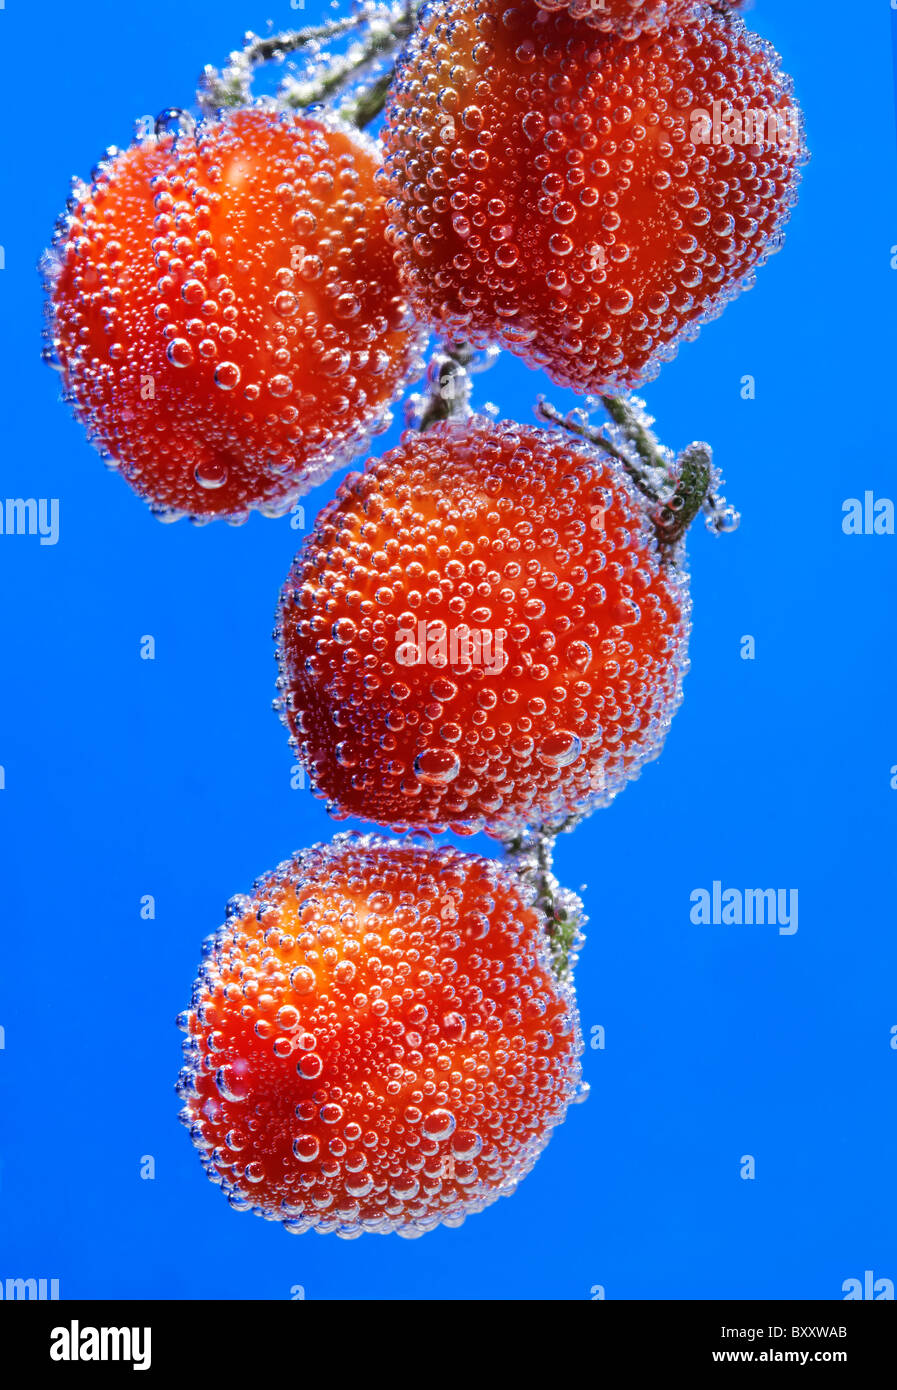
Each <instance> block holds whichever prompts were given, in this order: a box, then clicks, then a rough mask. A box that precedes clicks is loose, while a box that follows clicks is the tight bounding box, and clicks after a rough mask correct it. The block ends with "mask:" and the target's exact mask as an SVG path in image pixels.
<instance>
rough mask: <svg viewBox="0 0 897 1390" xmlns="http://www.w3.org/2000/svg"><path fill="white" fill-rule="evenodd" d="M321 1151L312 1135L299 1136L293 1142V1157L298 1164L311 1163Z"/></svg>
mask: <svg viewBox="0 0 897 1390" xmlns="http://www.w3.org/2000/svg"><path fill="white" fill-rule="evenodd" d="M320 1151H321V1145H320V1144H319V1143H318V1140H317V1139H316V1137H315V1136H314V1135H313V1134H300V1135H299V1136H298V1138H296V1139H294V1140H293V1155H294V1157H296V1158H298V1160H299V1162H300V1163H312V1162H313V1161H314V1160H315V1159H316V1158H317V1156H318V1154H319V1153H320Z"/></svg>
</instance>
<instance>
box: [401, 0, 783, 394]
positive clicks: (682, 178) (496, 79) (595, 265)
mask: <svg viewBox="0 0 897 1390" xmlns="http://www.w3.org/2000/svg"><path fill="white" fill-rule="evenodd" d="M702 113H703V114H702ZM730 116H731V118H732V119H731V121H730V122H729V124H728V125H727V127H726V129H727V132H728V135H727V138H728V136H731V139H730V140H729V143H726V142H725V141H723V139H722V126H723V120H724V118H725V117H730ZM742 117H743V119H742ZM739 131H740V133H741V137H743V141H747V140H748V139H750V143H745V142H743V141H742V140H740V139H739ZM755 137H756V138H755ZM384 143H385V148H386V156H385V162H386V168H387V170H388V173H389V176H390V180H391V189H392V197H391V198H390V201H389V209H390V213H391V216H392V224H391V228H390V235H391V239H392V241H393V244H394V245H395V247H396V250H397V255H398V258H399V261H400V263H401V264H402V265H403V268H404V273H405V276H406V280H407V284H408V286H409V291H410V293H411V294H412V296H413V298H414V300H415V302H416V305H417V307H418V309H419V311H420V313H421V314H423V315H425V316H427V317H428V318H429V319H430V320H431V321H432V322H434V323H435V324H436V325H437V327H438V328H439V329H440V330H441V331H442V332H443V333H444V334H445V335H447V336H448V337H449V338H454V339H464V340H467V341H469V342H472V343H474V344H475V345H478V346H479V345H482V344H484V343H486V342H489V341H496V342H498V343H500V344H501V345H502V346H503V347H505V348H507V349H508V350H510V351H511V352H514V353H516V354H518V355H519V356H521V357H522V358H524V360H525V361H526V362H527V363H528V364H529V365H530V366H531V367H534V368H542V369H544V370H545V371H546V372H547V374H548V375H549V376H550V377H551V378H552V379H553V380H554V381H555V382H557V383H558V384H560V385H563V386H569V387H572V388H573V389H575V390H578V391H590V390H591V391H597V390H600V391H605V392H619V391H623V390H628V389H630V388H631V387H633V386H635V385H637V384H638V383H639V382H644V381H648V380H651V379H652V378H653V377H655V376H656V375H657V373H658V372H659V370H660V367H661V364H662V363H663V362H666V361H669V360H670V359H671V358H672V357H673V356H675V353H676V351H677V349H678V346H679V343H680V342H681V341H683V340H687V339H691V338H694V337H695V336H696V335H697V332H698V328H699V325H700V324H701V323H702V322H705V321H707V320H708V319H710V318H713V317H716V316H718V315H719V313H721V311H722V309H723V307H724V306H725V305H726V303H728V302H729V301H730V300H731V299H732V298H733V297H734V296H735V295H736V294H737V293H738V292H739V291H740V290H742V289H745V288H748V287H749V286H750V285H751V284H752V283H753V276H754V273H755V271H756V270H757V268H758V266H760V265H761V264H762V263H763V262H764V261H765V260H766V259H767V258H768V257H769V255H770V254H771V253H772V252H774V251H777V250H778V249H779V247H780V246H781V244H782V241H783V235H784V233H783V228H784V225H785V223H786V222H787V220H788V217H789V215H790V210H791V208H792V206H793V204H794V202H795V201H796V196H797V186H798V182H799V177H800V166H801V164H802V163H803V162H804V160H805V152H804V143H803V123H802V118H801V116H800V113H799V110H798V108H797V107H796V105H795V99H794V95H793V90H792V84H791V81H790V79H789V78H788V77H787V76H786V75H785V74H784V73H783V72H782V70H781V66H780V62H779V58H778V55H777V54H776V53H775V52H774V50H773V49H772V48H771V47H770V46H769V44H767V43H766V42H765V41H764V40H763V39H761V38H759V37H758V36H757V35H755V34H752V33H750V32H749V31H748V30H747V29H746V28H745V26H744V24H743V22H742V20H740V19H739V18H737V17H736V16H734V15H733V14H731V13H728V12H727V13H725V14H722V13H720V12H719V11H718V10H712V9H710V8H707V7H706V6H702V7H701V8H700V11H699V13H698V15H697V16H696V18H695V19H694V21H693V22H691V23H688V24H675V23H673V24H671V25H670V26H669V27H667V28H665V29H664V30H663V31H662V32H660V33H659V34H658V35H653V36H652V35H649V34H644V35H642V37H641V38H638V39H635V40H633V41H632V42H627V41H624V40H621V39H619V38H615V37H613V36H606V35H603V34H601V33H597V32H595V31H594V30H593V29H592V28H590V27H589V26H587V25H583V24H581V23H578V22H577V21H576V20H574V19H572V18H571V17H570V16H569V15H568V14H565V13H548V12H546V11H545V10H540V9H539V8H538V7H537V4H536V0H518V3H516V4H515V5H514V6H513V7H511V8H508V7H506V6H505V4H504V0H446V3H445V4H443V5H440V6H437V7H434V8H433V9H430V10H427V11H425V12H424V14H423V17H422V22H421V24H420V27H419V28H418V30H417V31H416V33H415V35H414V37H413V38H412V40H411V41H410V43H409V45H408V47H407V48H406V50H405V52H404V54H403V56H402V58H401V59H400V61H399V64H398V67H397V72H396V77H395V80H394V83H393V86H392V88H391V92H390V97H389V101H388V104H387V112H386V129H385V131H384Z"/></svg>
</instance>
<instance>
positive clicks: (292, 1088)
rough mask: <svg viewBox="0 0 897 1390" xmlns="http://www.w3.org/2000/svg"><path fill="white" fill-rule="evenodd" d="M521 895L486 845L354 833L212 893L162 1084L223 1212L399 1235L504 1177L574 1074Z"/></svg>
mask: <svg viewBox="0 0 897 1390" xmlns="http://www.w3.org/2000/svg"><path fill="white" fill-rule="evenodd" d="M577 902H578V900H577ZM532 903H533V893H532V890H529V889H527V888H526V887H525V886H523V885H522V884H521V882H520V880H519V879H518V878H517V877H516V875H515V874H514V873H513V872H512V871H511V870H509V869H508V868H504V867H502V866H501V865H499V864H497V863H495V862H494V861H492V860H488V859H482V858H479V857H478V856H474V855H470V854H463V853H461V852H460V851H459V850H456V849H453V848H450V847H437V846H435V845H433V844H432V843H413V842H407V841H406V842H405V843H399V842H398V841H394V840H393V841H384V840H379V839H377V838H375V837H372V836H359V835H356V834H348V835H345V834H344V835H338V836H337V837H336V838H335V840H334V841H333V842H332V843H331V844H329V845H317V846H314V847H313V848H312V849H309V850H305V851H302V852H301V853H299V854H298V855H296V856H295V857H294V858H293V859H292V860H289V861H287V862H285V863H283V864H281V865H280V866H279V867H278V868H277V869H276V870H275V871H274V872H273V873H270V874H268V875H266V876H265V877H263V878H261V879H259V881H258V882H257V883H256V884H255V885H254V887H253V890H252V893H251V895H249V896H239V897H237V898H234V899H232V900H231V903H230V904H229V905H228V914H227V921H226V922H225V924H224V926H223V927H221V929H220V930H219V931H218V932H217V933H216V934H215V935H214V936H212V937H211V938H209V940H208V941H207V943H206V950H205V959H204V962H203V964H202V966H201V968H200V973H199V976H198V979H197V980H196V983H195V986H194V991H193V1000H192V1006H191V1008H190V1009H189V1010H188V1011H187V1012H186V1013H184V1014H183V1015H182V1016H181V1018H180V1020H179V1022H180V1025H181V1027H182V1028H183V1030H184V1032H185V1033H186V1035H187V1036H186V1039H185V1043H184V1051H185V1066H184V1069H183V1071H182V1073H181V1078H180V1082H179V1087H178V1090H179V1094H180V1095H181V1097H182V1099H183V1101H184V1109H183V1112H182V1119H183V1121H184V1123H185V1124H186V1125H187V1126H188V1128H189V1130H190V1134H191V1137H192V1139H193V1142H194V1143H195V1144H196V1146H197V1148H198V1149H199V1151H200V1154H201V1156H202V1161H203V1165H204V1167H205V1168H206V1171H207V1173H208V1175H209V1177H210V1178H211V1179H212V1180H213V1181H214V1182H216V1183H219V1184H220V1185H221V1187H222V1188H223V1190H224V1192H225V1193H226V1195H227V1197H228V1200H229V1201H230V1203H231V1205H232V1206H234V1207H236V1208H237V1209H238V1210H241V1211H253V1212H255V1213H256V1214H257V1215H259V1216H263V1217H266V1218H267V1219H269V1220H279V1221H282V1222H283V1223H284V1225H285V1227H286V1229H287V1230H288V1231H291V1232H296V1233H301V1232H303V1231H307V1230H310V1229H314V1230H316V1231H319V1232H321V1233H324V1232H335V1233H336V1234H337V1235H340V1236H344V1237H349V1238H351V1237H354V1236H358V1235H361V1234H362V1233H363V1232H365V1231H368V1232H380V1233H388V1232H390V1231H395V1232H397V1233H398V1234H400V1235H403V1236H411V1237H413V1236H418V1235H421V1234H423V1233H424V1232H425V1231H429V1230H432V1229H433V1228H434V1227H436V1226H438V1225H440V1224H444V1225H447V1226H458V1225H460V1224H461V1222H462V1221H463V1220H464V1218H465V1216H467V1215H468V1214H469V1213H472V1212H477V1211H481V1210H482V1209H483V1208H484V1207H486V1206H488V1205H489V1204H491V1203H492V1202H494V1201H495V1200H496V1199H497V1198H498V1197H501V1196H507V1195H510V1193H511V1192H513V1190H514V1188H515V1187H516V1185H517V1183H518V1182H519V1181H520V1179H521V1178H523V1177H524V1176H525V1175H526V1173H528V1172H529V1170H530V1168H531V1167H532V1165H533V1164H534V1162H535V1161H536V1158H537V1157H538V1155H539V1154H540V1152H541V1151H542V1149H543V1148H544V1147H545V1145H546V1144H547V1142H548V1140H549V1138H550V1136H551V1132H552V1129H553V1128H554V1126H556V1125H558V1124H559V1123H560V1122H561V1121H562V1120H563V1119H564V1117H565V1114H566V1110H567V1106H568V1104H570V1103H571V1101H575V1100H578V1099H580V1098H581V1094H582V1089H583V1088H582V1083H581V1073H580V1064H579V1058H580V1055H581V1052H582V1038H581V1031H580V1026H579V1019H578V1014H577V1010H576V1005H575V1001H574V998H573V994H572V990H571V989H570V987H569V986H568V985H566V984H561V983H559V982H558V981H557V980H556V979H555V977H554V975H553V974H552V970H551V967H550V963H549V958H548V950H547V942H546V933H545V923H544V920H543V918H542V915H541V913H540V912H539V911H538V909H537V908H536V907H534V906H533V905H532ZM581 906H582V905H581V903H580V904H578V907H579V910H580V913H581Z"/></svg>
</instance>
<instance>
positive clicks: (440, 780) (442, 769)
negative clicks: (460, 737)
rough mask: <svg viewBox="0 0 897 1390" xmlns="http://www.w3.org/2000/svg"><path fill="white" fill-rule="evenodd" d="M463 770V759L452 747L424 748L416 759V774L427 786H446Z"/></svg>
mask: <svg viewBox="0 0 897 1390" xmlns="http://www.w3.org/2000/svg"><path fill="white" fill-rule="evenodd" d="M460 771H461V759H460V758H459V757H458V754H457V753H453V752H452V750H451V749H450V748H424V749H423V750H422V751H421V752H420V753H418V755H417V757H416V758H415V759H414V775H415V777H416V778H417V779H418V781H419V782H423V783H424V785H425V786H431V787H444V786H445V785H446V783H448V782H452V781H454V779H455V778H456V777H457V776H458V773H459V772H460Z"/></svg>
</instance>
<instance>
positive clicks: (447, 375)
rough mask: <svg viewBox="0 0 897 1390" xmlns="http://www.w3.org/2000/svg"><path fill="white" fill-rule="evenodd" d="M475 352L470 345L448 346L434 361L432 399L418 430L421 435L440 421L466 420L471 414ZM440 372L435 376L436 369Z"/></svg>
mask: <svg viewBox="0 0 897 1390" xmlns="http://www.w3.org/2000/svg"><path fill="white" fill-rule="evenodd" d="M473 357H474V351H473V348H472V347H471V346H470V344H469V343H454V344H446V346H445V348H444V349H443V351H442V353H441V354H438V355H437V356H436V357H435V358H434V359H433V364H432V365H431V369H430V371H431V381H430V390H429V395H428V397H427V398H426V404H424V406H423V411H422V413H421V415H420V418H419V421H418V425H417V428H418V430H419V431H420V433H421V434H423V432H424V430H428V429H429V428H430V426H431V425H435V424H436V422H437V420H463V419H466V417H467V416H468V415H469V414H470V392H471V380H470V376H469V374H468V371H467V368H468V366H469V365H470V363H471V362H472V361H473ZM437 364H438V370H437V371H436V373H435V374H434V373H433V366H436V365H437Z"/></svg>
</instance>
